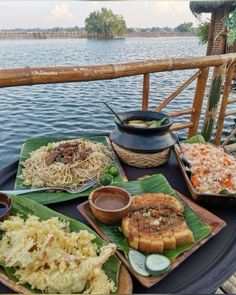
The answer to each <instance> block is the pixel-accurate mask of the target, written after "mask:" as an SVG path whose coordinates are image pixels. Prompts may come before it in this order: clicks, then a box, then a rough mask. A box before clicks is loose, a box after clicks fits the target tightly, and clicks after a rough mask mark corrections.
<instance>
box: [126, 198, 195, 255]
mask: <svg viewBox="0 0 236 295" xmlns="http://www.w3.org/2000/svg"><path fill="white" fill-rule="evenodd" d="M121 230H122V232H123V234H124V235H125V236H126V238H127V239H128V241H129V245H130V246H131V247H132V248H134V249H137V250H140V251H141V252H146V253H163V251H164V250H169V249H175V248H176V247H177V246H181V245H184V244H190V243H193V242H194V237H193V233H192V231H191V230H190V229H189V228H188V226H187V224H186V221H185V217H184V207H183V205H182V203H181V202H180V201H178V200H177V199H176V198H174V197H171V196H169V195H165V194H161V193H154V194H151V193H147V194H143V195H139V196H135V197H133V199H132V205H131V208H130V211H129V213H128V215H127V216H126V217H124V218H123V219H122V224H121Z"/></svg>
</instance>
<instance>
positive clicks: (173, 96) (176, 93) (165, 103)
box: [155, 71, 201, 112]
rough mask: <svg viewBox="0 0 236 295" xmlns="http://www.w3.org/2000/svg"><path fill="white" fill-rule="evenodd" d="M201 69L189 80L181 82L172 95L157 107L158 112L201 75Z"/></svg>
mask: <svg viewBox="0 0 236 295" xmlns="http://www.w3.org/2000/svg"><path fill="white" fill-rule="evenodd" d="M200 73H201V72H200V71H197V72H196V73H195V74H193V75H192V76H191V77H190V78H189V79H188V80H187V81H185V82H184V83H183V84H181V85H180V86H179V87H178V88H177V89H176V90H175V91H174V92H173V93H172V94H171V95H170V96H168V97H167V98H166V99H165V100H164V101H163V102H162V103H161V104H160V105H159V106H158V107H156V108H155V111H156V112H160V111H161V110H162V109H163V108H164V107H165V106H167V105H168V104H169V103H170V102H171V101H172V100H173V99H174V98H175V97H176V96H177V95H179V94H180V93H181V92H182V91H183V90H184V89H185V88H186V87H188V86H189V85H190V84H191V83H192V82H193V81H194V80H195V79H196V78H197V77H198V76H199V75H200Z"/></svg>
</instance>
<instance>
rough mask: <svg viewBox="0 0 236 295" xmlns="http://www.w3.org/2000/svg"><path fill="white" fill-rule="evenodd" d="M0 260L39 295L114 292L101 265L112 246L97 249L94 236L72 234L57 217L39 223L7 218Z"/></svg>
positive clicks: (2, 225)
mask: <svg viewBox="0 0 236 295" xmlns="http://www.w3.org/2000/svg"><path fill="white" fill-rule="evenodd" d="M0 229H1V230H2V231H3V236H2V239H1V241H0V260H1V261H2V262H4V264H5V266H6V267H12V268H14V270H15V276H16V277H17V279H18V282H19V283H20V284H25V283H28V284H30V286H31V288H32V289H37V290H40V291H41V292H42V293H49V294H52V293H53V294H55V293H61V294H62V293H64V294H72V293H77V294H78V293H85V294H109V293H111V292H114V291H115V290H116V287H115V284H114V282H113V281H112V280H110V279H109V278H108V277H107V275H106V273H105V272H104V270H103V269H102V266H103V264H104V263H105V262H106V261H107V260H108V258H109V257H110V256H112V255H113V254H114V252H115V248H116V247H115V245H114V244H108V245H106V246H103V247H102V248H100V249H99V248H98V246H97V244H96V243H94V242H93V241H94V240H95V238H96V237H95V235H93V234H91V233H89V232H88V231H86V230H81V231H80V232H71V231H70V229H69V224H68V222H64V221H60V220H59V219H58V218H57V217H53V218H50V219H48V220H43V221H40V220H39V218H38V217H37V216H33V215H32V216H29V217H28V218H27V219H26V220H24V219H22V218H21V217H20V216H10V217H9V218H8V219H7V220H5V221H3V222H2V223H0Z"/></svg>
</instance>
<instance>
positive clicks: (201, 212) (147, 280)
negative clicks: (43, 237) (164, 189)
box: [77, 192, 226, 287]
mask: <svg viewBox="0 0 236 295" xmlns="http://www.w3.org/2000/svg"><path fill="white" fill-rule="evenodd" d="M177 193H178V192H177ZM178 195H179V197H180V198H181V199H182V200H183V201H184V202H185V203H186V204H187V205H188V206H189V207H190V208H191V209H192V210H193V211H194V212H195V213H196V214H197V215H198V216H199V217H200V218H201V219H202V221H203V222H204V223H206V224H208V225H210V226H211V227H212V229H213V230H212V232H211V233H210V234H209V235H208V236H207V237H206V238H204V239H203V240H201V241H199V242H198V243H196V244H195V245H193V246H192V248H190V249H189V250H187V251H186V252H184V253H183V254H181V255H179V256H178V257H177V258H176V259H175V260H173V261H172V267H171V269H170V270H169V271H168V272H167V273H165V274H163V275H161V276H150V277H144V276H141V275H139V274H137V273H136V272H135V271H134V270H133V268H132V267H131V266H130V264H129V262H128V261H127V260H126V258H125V256H124V255H123V253H122V252H120V251H117V252H116V253H117V256H118V257H119V258H120V260H121V261H122V262H123V263H124V264H125V266H126V267H127V268H128V269H129V271H130V272H131V273H132V274H133V275H134V276H135V277H136V279H137V280H138V281H139V282H140V283H141V284H142V285H144V286H145V287H152V286H153V285H155V284H156V283H158V282H159V281H160V280H162V279H163V278H164V277H165V276H166V275H167V274H168V273H170V272H171V271H172V270H174V269H175V268H176V267H177V266H178V265H180V264H181V263H182V262H183V261H184V260H185V259H186V258H187V257H189V256H190V255H191V254H192V253H194V252H195V251H196V250H197V249H199V248H200V247H201V246H202V245H203V244H205V243H206V242H207V241H208V240H209V239H211V238H212V237H214V236H215V235H216V234H217V233H218V232H219V231H221V230H222V229H223V228H224V227H225V226H226V222H225V221H223V220H222V219H220V218H219V217H217V216H215V215H214V214H212V213H211V212H209V211H207V210H206V209H204V208H202V207H200V206H199V205H198V204H195V203H194V202H193V201H191V200H190V199H188V198H187V197H185V196H184V195H182V194H180V193H178ZM77 209H78V210H79V211H80V213H81V214H82V215H83V216H84V218H85V219H86V220H87V221H88V222H89V224H90V225H91V226H92V227H93V228H94V229H95V230H96V232H97V233H98V234H99V235H100V236H101V237H102V238H103V239H104V240H105V241H107V242H109V240H108V238H107V236H106V235H105V233H104V232H103V230H102V229H101V228H100V227H99V225H98V224H97V223H96V219H95V218H94V216H93V214H92V212H91V210H90V206H89V202H88V201H86V202H84V203H82V204H80V205H79V206H78V207H77Z"/></svg>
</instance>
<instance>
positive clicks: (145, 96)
mask: <svg viewBox="0 0 236 295" xmlns="http://www.w3.org/2000/svg"><path fill="white" fill-rule="evenodd" d="M149 82H150V74H144V75H143V99H142V110H143V111H147V110H148V99H149Z"/></svg>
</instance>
